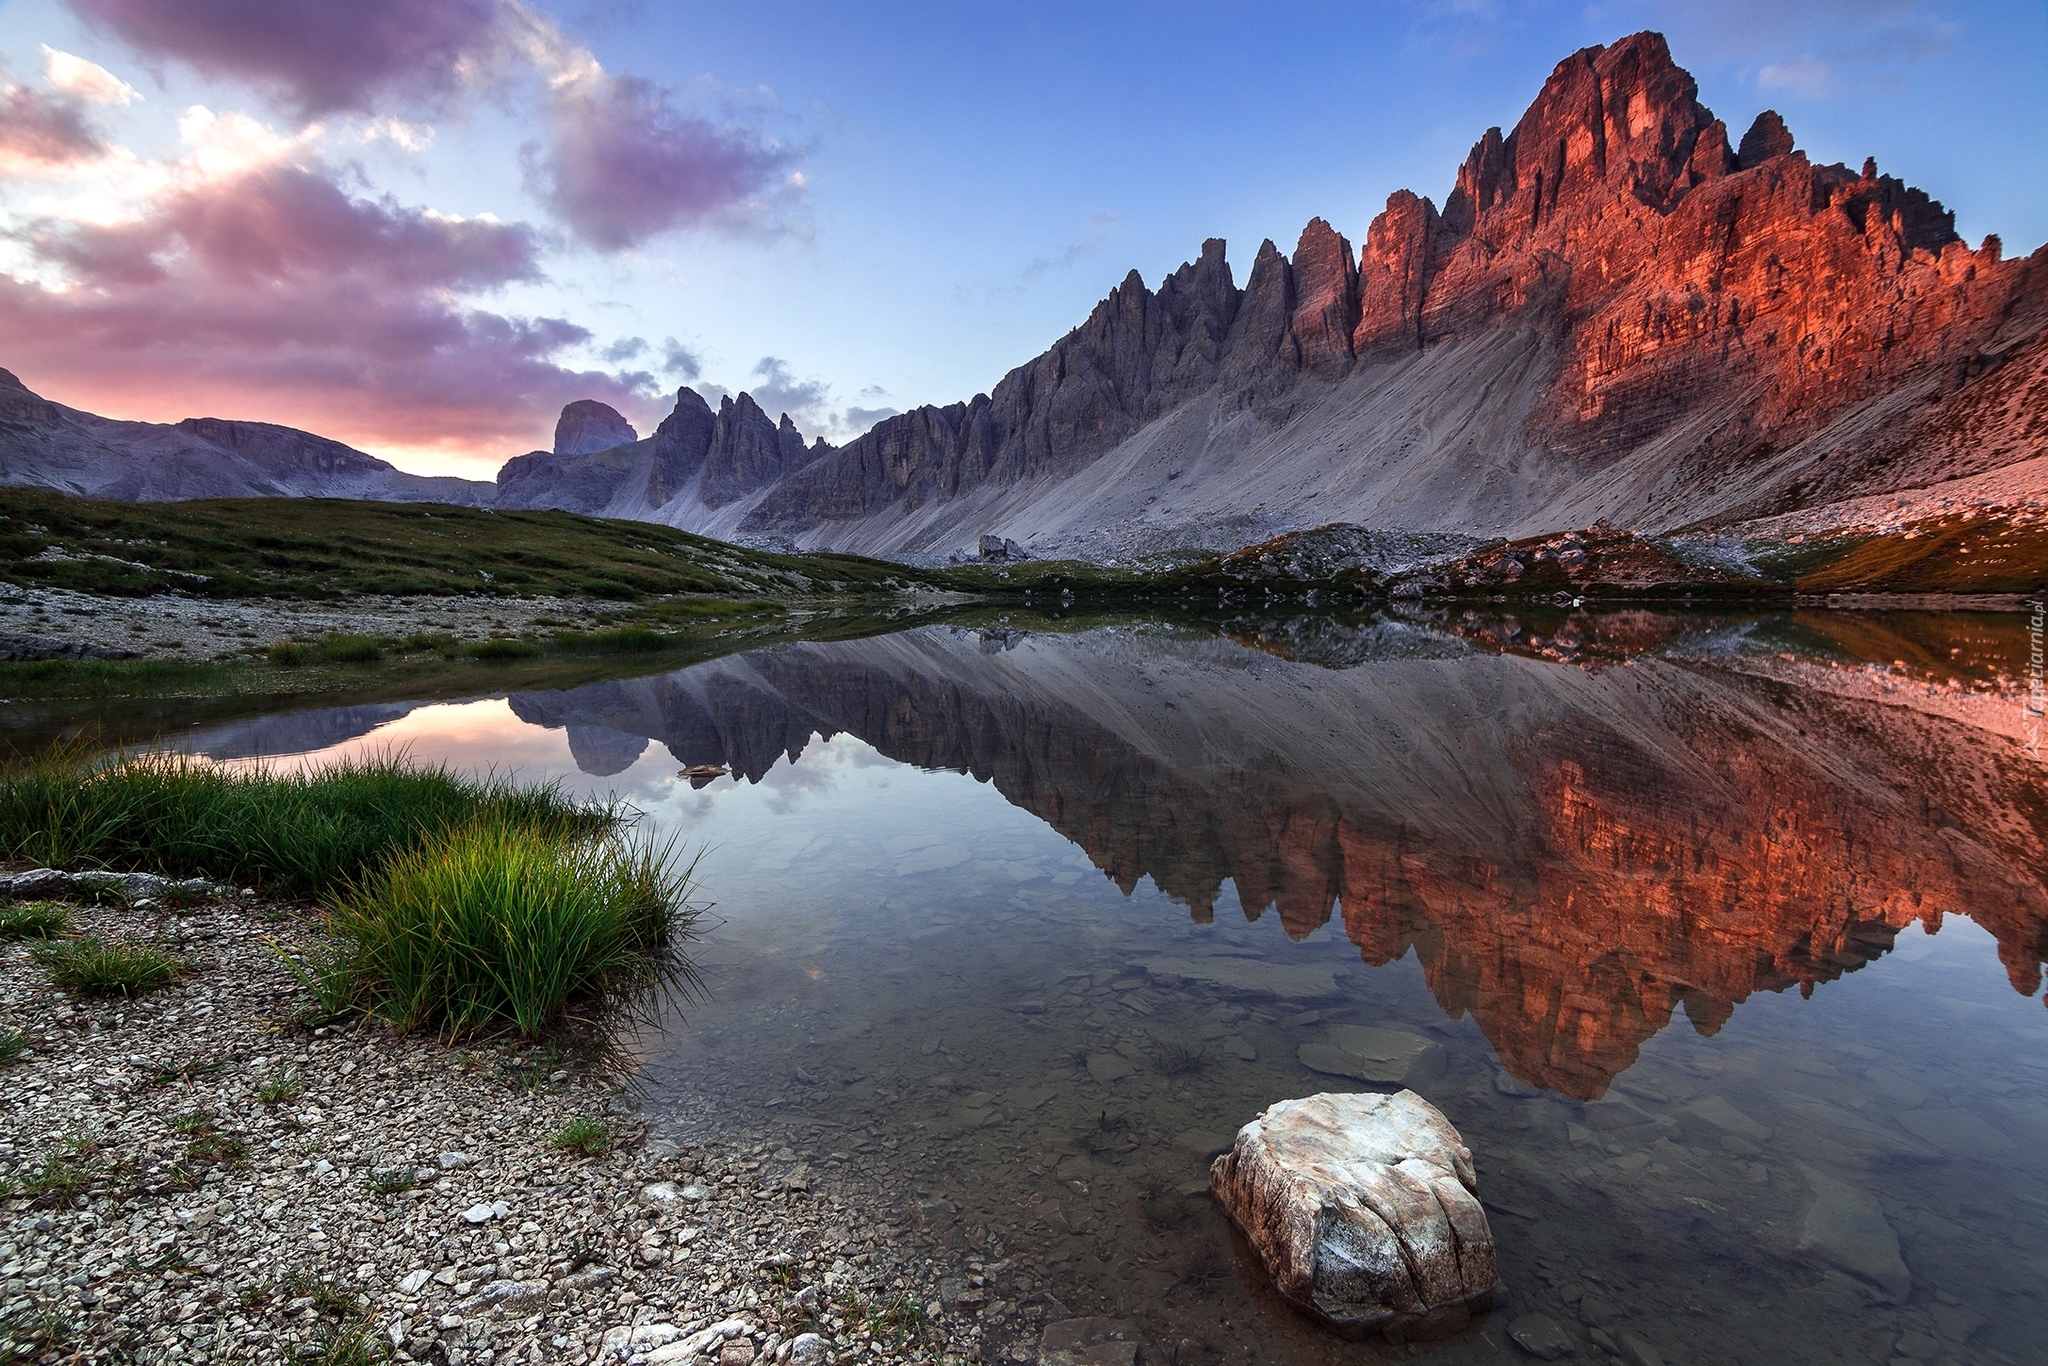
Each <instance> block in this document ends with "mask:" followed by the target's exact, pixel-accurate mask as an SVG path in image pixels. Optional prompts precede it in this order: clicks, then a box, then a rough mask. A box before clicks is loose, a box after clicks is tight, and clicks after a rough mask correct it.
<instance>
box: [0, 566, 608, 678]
mask: <svg viewBox="0 0 2048 1366" xmlns="http://www.w3.org/2000/svg"><path fill="white" fill-rule="evenodd" d="M615 610H617V609H616V606H615V605H613V604H608V603H596V602H584V601H581V600H578V599H572V598H437V597H409V598H393V597H373V596H367V595H366V596H361V597H352V598H344V599H340V600H338V601H333V602H324V601H323V602H310V601H303V602H302V601H297V600H292V599H283V598H233V599H226V600H215V599H209V598H187V597H180V596H179V595H177V594H175V593H159V594H157V595H155V596H153V597H147V598H121V597H113V596H108V595H102V594H98V593H77V592H73V591H71V590H70V589H65V588H15V587H8V586H5V585H0V640H16V641H56V642H71V643H74V644H77V645H84V646H90V647H93V648H96V649H101V650H120V651H128V652H133V653H134V654H136V655H138V656H140V657H143V658H148V659H184V660H191V661H194V662H199V661H203V660H208V659H221V658H233V657H238V656H240V655H242V654H244V653H246V652H247V651H249V650H251V649H256V650H263V649H268V648H269V647H270V646H271V645H273V644H274V643H276V642H277V641H280V640H316V639H318V638H319V637H321V636H323V635H326V634H327V633H328V632H330V631H341V632H354V633H362V634H369V635H390V636H399V637H404V636H409V635H412V634H413V633H415V632H420V633H424V634H428V635H435V634H443V635H451V636H454V637H455V638H456V639H457V640H484V639H486V638H488V637H490V636H492V635H500V634H503V635H520V634H523V633H525V632H528V631H531V630H534V629H537V628H555V627H560V626H565V625H567V626H578V627H580V626H583V625H586V624H587V619H588V618H591V617H595V616H599V615H601V614H603V613H605V612H608V611H615Z"/></svg>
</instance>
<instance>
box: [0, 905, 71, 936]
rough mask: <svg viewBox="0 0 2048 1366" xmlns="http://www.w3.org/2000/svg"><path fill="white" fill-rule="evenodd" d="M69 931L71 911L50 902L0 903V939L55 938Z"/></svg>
mask: <svg viewBox="0 0 2048 1366" xmlns="http://www.w3.org/2000/svg"><path fill="white" fill-rule="evenodd" d="M70 931H71V911H70V910H69V908H67V907H65V906H61V905H59V904H58V903H56V902H54V901H31V902H28V903H26V904H23V903H21V902H13V901H4V902H0V939H56V938H59V937H61V936H63V935H65V934H68V933H70Z"/></svg>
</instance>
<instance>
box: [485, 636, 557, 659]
mask: <svg viewBox="0 0 2048 1366" xmlns="http://www.w3.org/2000/svg"><path fill="white" fill-rule="evenodd" d="M469 653H470V654H471V656H472V657H474V658H477V659H481V660H485V661H487V662H493V661H502V660H507V659H532V658H534V657H536V656H537V655H539V654H540V646H538V645H535V644H534V643H533V642H532V641H530V640H513V639H511V638H510V637H508V636H494V637H492V638H491V639H490V640H486V641H483V642H481V643H480V644H477V645H472V646H471V647H470V650H469Z"/></svg>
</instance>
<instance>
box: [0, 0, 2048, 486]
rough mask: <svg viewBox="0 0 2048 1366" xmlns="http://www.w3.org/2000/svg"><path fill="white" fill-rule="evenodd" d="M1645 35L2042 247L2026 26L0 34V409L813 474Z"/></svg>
mask: <svg viewBox="0 0 2048 1366" xmlns="http://www.w3.org/2000/svg"><path fill="white" fill-rule="evenodd" d="M1646 28H1651V29H1657V30H1659V31H1661V32H1663V33H1664V34H1665V35H1666V36H1667V37H1668V39H1669V40H1670V43H1671V48H1672V52H1673V55H1674V57H1675V58H1676V59H1677V61H1678V62H1679V64H1680V65H1682V66H1684V67H1686V68H1687V69H1688V70H1690V71H1691V72H1692V73H1693V75H1694V76H1695V77H1696V78H1697V80H1698V82H1699V85H1700V95H1701V99H1702V100H1703V101H1704V102H1705V103H1706V104H1707V105H1708V106H1710V107H1711V108H1712V109H1713V110H1714V112H1715V113H1716V114H1717V115H1718V116H1720V117H1721V118H1722V119H1723V120H1725V121H1726V122H1727V123H1728V124H1729V126H1730V128H1731V130H1732V134H1731V137H1732V138H1739V137H1740V136H1741V133H1742V130H1744V129H1745V128H1747V127H1748V126H1749V122H1750V120H1751V119H1752V118H1753V117H1754V116H1755V115H1756V113H1757V112H1758V111H1759V110H1762V109H1765V108H1774V109H1777V110H1778V111H1779V112H1780V113H1782V114H1783V115H1784V117H1785V119H1786V121H1787V123H1788V124H1789V125H1790V127H1791V129H1792V132H1793V135H1794V137H1795V138H1796V139H1797V142H1798V145H1799V146H1800V147H1801V148H1802V149H1804V150H1806V151H1807V152H1808V154H1809V155H1810V156H1811V157H1812V158H1813V159H1815V160H1816V161H1822V162H1832V161H1841V162H1846V163H1848V164H1849V165H1851V166H1860V165H1861V164H1862V161H1863V158H1865V157H1866V156H1873V157H1875V158H1876V159H1877V163H1878V166H1879V168H1880V170H1882V171H1885V172H1887V173H1890V174H1893V175H1897V176H1900V177H1901V178H1903V179H1905V180H1907V181H1908V182H1909V183H1912V184H1915V185H1918V186H1920V187H1922V188H1923V189H1925V190H1927V191H1928V192H1929V193H1931V194H1933V195H1934V196H1935V197H1936V198H1938V199H1940V200H1942V201H1943V202H1944V203H1945V204H1946V205H1947V206H1948V207H1949V208H1951V209H1953V210H1955V213H1956V226H1957V229H1958V231H1959V232H1961V233H1962V234H1963V236H1964V237H1965V238H1967V239H1968V240H1969V241H1970V242H1971V243H1972V244H1973V245H1975V244H1976V243H1977V242H1978V241H1979V240H1980V239H1981V238H1982V237H1983V236H1984V235H1985V234H1988V233H1996V234H1998V235H1999V236H2000V237H2001V238H2002V240H2003V242H2004V246H2005V251H2006V254H2007V255H2009V256H2010V255H2017V254H2022V253H2025V252H2030V251H2032V250H2034V249H2035V248H2036V247H2038V246H2040V245H2042V244H2043V243H2044V242H2048V137H2044V136H2043V135H2044V133H2048V119H2044V118H2043V115H2042V110H2043V109H2044V108H2048V4H2044V3H2043V2H2042V0H2007V2H2006V3H1960V2H1955V3H1950V2H1947V0H1928V2H1926V3H1917V2H1914V0H1868V2H1867V3H1853V2H1852V0H1802V2H1801V3H1787V0H1664V2H1661V3H1653V2H1652V0H1592V3H1578V4H1545V3H1515V0H1412V2H1411V3H1392V4H1284V3H1280V4H1275V3H1265V4H1256V5H1254V4H1201V3H1177V4H1149V3H1127V4H1117V3H1113V2H1111V0H1093V2H1092V3H1085V4H1068V3H1064V0H1043V2H1042V3H1040V4H1038V5H1035V6H1028V7H1027V6H1007V5H1005V6H997V5H963V4H959V3H952V4H894V5H849V4H844V3H838V4H830V3H774V0H753V2H752V3H749V4H746V5H735V4H732V3H730V0H724V2H723V3H712V4H699V3H694V2H692V0H668V2H667V3H653V2H652V0H564V3H560V4H554V5H549V4H544V3H526V2H523V0H0V366H4V367H6V368H8V369H11V370H13V371H14V372H15V373H16V374H17V375H19V376H20V378H21V379H22V381H23V382H24V383H26V384H27V385H28V386H29V387H30V388H32V389H34V390H36V391H37V392H39V393H41V394H43V395H44V396H45V397H48V398H51V399H54V400H56V401H58V402H61V403H67V404H70V405H72V406H74V407H80V408H85V409H88V410H90V411H94V412H100V413H105V414H108V415H110V416H115V417H123V418H135V419H146V420H150V421H176V420H177V419H179V418H183V417H189V416H199V415H207V416H216V417H236V418H246V419H255V420H261V421H270V422H282V423H286V424H289V425H293V426H299V427H305V428H307V429H309V430H313V431H317V432H320V433H322V434H324V435H327V436H332V437H336V438H339V439H341V440H344V441H347V442H349V443H351V444H352V445H355V446H358V447H360V448H362V449H364V450H367V451H370V452H372V453H374V454H378V455H381V456H384V457H385V458H387V459H390V460H393V461H394V462H395V463H397V464H399V465H400V466H401V467H403V468H406V469H410V470H416V471H419V472H423V473H435V474H463V475H467V476H470V477H474V478H489V477H491V475H492V474H493V473H494V472H495V470H496V468H497V466H498V465H499V464H501V463H502V462H503V461H504V460H505V459H507V458H508V457H510V456H513V455H516V454H519V453H521V452H523V451H527V450H531V449H535V448H540V447H545V446H547V445H548V444H549V442H550V440H551V438H552V432H553V426H554V420H555V416H556V414H557V412H558V411H559V409H560V407H561V405H562V404H564V403H566V402H568V401H570V400H572V399H577V398H597V399H602V400H604V401H606V402H609V403H611V404H613V405H614V406H615V407H617V408H619V409H620V411H621V412H623V413H625V414H626V415H627V417H628V418H629V419H630V420H631V421H632V422H633V423H634V425H635V426H636V427H637V428H638V429H639V430H640V431H641V432H642V433H643V434H644V433H646V432H647V431H648V430H650V429H651V427H652V426H653V424H654V423H655V422H657V421H659V419H660V417H661V416H662V415H663V414H664V413H666V412H667V411H668V409H669V408H670V407H672V406H673V402H674V393H675V389H676V386H678V385H680V384H685V383H687V384H690V385H691V386H693V387H695V388H696V389H697V390H698V391H699V392H700V393H703V394H705V395H707V396H708V397H710V398H711V399H712V400H713V401H714V402H716V401H717V400H718V398H719V397H720V396H721V395H724V394H727V393H735V392H738V391H740V390H747V391H750V392H752V393H753V394H754V395H755V397H756V398H757V400H759V401H760V403H761V405H762V407H763V408H765V409H766V410H767V411H768V412H769V413H770V415H772V416H773V415H779V414H780V413H782V412H788V413H789V414H790V415H791V417H792V418H793V419H794V420H795V421H796V423H797V425H798V426H799V427H800V428H801V429H802V430H803V431H804V433H805V435H806V436H807V437H809V436H816V435H823V436H825V437H826V438H827V439H828V440H832V441H835V442H841V441H844V440H847V439H849V438H851V437H852V436H854V435H857V434H858V433H859V432H861V431H863V430H865V429H866V428H867V427H868V426H870V425H872V424H873V423H874V422H875V421H877V420H879V419H880V418H881V417H884V416H886V415H888V414H889V413H891V412H895V411H899V410H902V409H906V408H910V407H914V406H916V405H918V404H922V403H949V402H954V401H957V400H962V399H966V398H969V397H971V396H972V395H973V394H975V393H977V392H987V391H988V390H990V389H991V388H993V387H994V385H995V383H996V381H997V380H999V379H1000V378H1001V377H1002V375H1003V374H1004V373H1005V372H1006V371H1007V370H1009V369H1010V368H1012V367H1013V366H1016V365H1018V364H1021V363H1023V362H1024V361H1026V360H1029V359H1030V358H1031V357H1033V356H1035V355H1037V354H1038V353H1039V352H1041V351H1043V350H1044V349H1045V348H1046V347H1047V346H1048V345H1050V344H1051V343H1052V342H1053V341H1054V340H1056V339H1057V338H1058V337H1059V336H1061V335H1062V334H1063V333H1065V332H1066V331H1068V330H1069V329H1071V328H1072V327H1074V326H1076V325H1078V324H1079V323H1080V322H1081V321H1082V320H1083V319H1084V318H1085V317H1086V316H1087V313H1088V310H1089V309H1090V308H1091V307H1092V306H1093V305H1094V303H1095V302H1096V301H1097V300H1098V299H1100V298H1101V297H1102V296H1103V295H1105V294H1106V293H1107V292H1108V291H1109V290H1110V289H1111V288H1113V287H1114V286H1115V285H1116V284H1117V283H1118V281H1119V280H1121V279H1122V278H1123V276H1124V275H1125V273H1126V272H1128V271H1129V270H1131V269H1134V268H1135V269H1136V270H1137V271H1138V272H1139V273H1140V274H1141V275H1143V276H1144V278H1145V280H1146V281H1147V282H1148V283H1151V284H1155V285H1156V284H1157V282H1158V280H1159V279H1160V277H1161V276H1162V275H1164V274H1166V273H1167V272H1169V271H1171V270H1172V269H1174V268H1175V267H1176V266H1178V265H1179V264H1180V263H1181V262H1183V261H1186V260H1189V259H1192V258H1193V257H1194V256H1195V255H1196V254H1198V252H1199V251H1200V247H1201V243H1202V240H1203V239H1204V238H1206V237H1212V236H1220V237H1223V238H1225V239H1226V240H1227V241H1228V242H1229V256H1230V260H1231V262H1232V263H1233V266H1234V268H1235V269H1236V272H1237V275H1238V279H1239V282H1240V283H1242V282H1243V279H1244V275H1245V272H1246V269H1247V267H1248V265H1249V263H1250V261H1251V259H1252V257H1253V255H1254V254H1255V253H1256V251H1257V249H1258V245H1259V243H1260V241H1261V240H1262V239H1265V238H1271V239H1273V240H1274V241H1275V242H1276V243H1278V244H1279V245H1280V246H1281V247H1282V249H1283V250H1291V249H1292V248H1293V245H1294V241H1295V238H1296V237H1297V236H1298V235H1299V233H1300V231H1301V227H1302V225H1303V224H1304V223H1305V222H1306V221H1307V220H1308V219H1309V218H1311V217H1314V216H1317V215H1320V216H1322V217H1325V218H1327V219H1329V220H1330V221H1331V222H1332V223H1333V224H1335V225H1336V227H1337V228H1338V230H1339V231H1341V232H1343V233H1344V234H1345V235H1346V236H1347V237H1349V238H1350V239H1351V240H1352V241H1353V243H1354V244H1355V243H1356V242H1358V241H1359V240H1360V239H1361V238H1363V236H1364V234H1365V229H1366V226H1367V224H1368V223H1370V221H1371V220H1372V217H1373V215H1374V214H1375V213H1377V212H1378V211H1379V209H1380V208H1381V207H1383V206H1384V204H1385V201H1386V197H1387V195H1388V194H1390V193H1392V192H1393V191H1395V190H1398V189H1403V188H1406V189H1412V190H1414V191H1415V192H1417V193H1420V194H1427V195H1430V196H1431V197H1433V198H1434V199H1436V200H1437V202H1438V203H1439V204H1440V203H1441V202H1442V200H1443V196H1444V193H1445V192H1446V190H1448V188H1449V187H1450V185H1451V183H1452V180H1453V177H1454V173H1455V170H1456V167H1457V165H1458V163H1459V162H1460V161H1462V160H1463V158H1464V156H1465V153H1466V152H1467V150H1468V149H1469V148H1470V146H1471V144H1472V143H1473V142H1474V141H1475V140H1476V139H1477V138H1478V137H1479V136H1480V135H1481V134H1482V133H1483V132H1484V131H1485V130H1486V128H1487V127H1488V126H1490V125H1499V126H1501V127H1502V128H1511V127H1512V126H1513V124H1514V121H1515V120H1516V118H1517V117H1519V115H1520V114H1521V112H1522V110H1523V109H1524V108H1526V107H1527V105H1528V103H1529V101H1530V100H1531V99H1533V98H1534V96H1535V94H1536V92H1537V90H1538V88H1539V87H1540V86H1541V84H1542V82H1543V79H1544V77H1545V76H1546V75H1547V74H1548V73H1549V72H1550V70H1551V68H1552V67H1553V66H1555V65H1556V63H1557V62H1558V61H1559V60H1561V59H1562V58H1564V57H1566V56H1567V55H1569V54H1570V53H1572V52H1573V51H1575V50H1577V49H1579V48H1581V47H1585V46H1588V45H1591V44H1596V43H1610V42H1613V41H1614V40H1616V39H1617V38H1620V37H1622V36H1625V35H1627V34H1629V33H1632V32H1635V31H1638V30H1640V29H1646Z"/></svg>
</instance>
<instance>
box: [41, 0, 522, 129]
mask: <svg viewBox="0 0 2048 1366" xmlns="http://www.w3.org/2000/svg"><path fill="white" fill-rule="evenodd" d="M71 6H72V8H73V9H75V10H77V11H78V13H79V14H80V15H81V16H83V17H84V18H86V19H88V20H91V21H93V22H95V23H97V24H99V25H101V26H103V27H104V28H106V29H108V30H110V31H111V32H113V33H114V34H116V35H117V36H119V37H120V38H121V39H123V40H124V41H126V42H127V43H128V44H129V45H130V46H132V47H134V48H135V49H136V50H137V51H138V52H141V53H144V54H145V55H148V56H151V57H158V58H167V59H171V60H175V61H180V62H184V63H186V64H187V65H189V66H192V67H194V68H196V69H198V70H200V71H205V72H208V73H211V74H213V75H218V76H227V77H231V78H234V79H238V80H244V81H248V82H250V83H252V84H255V85H258V86H262V87H265V88H267V89H269V90H271V91H272V92H273V93H274V94H276V95H277V97H278V98H279V99H280V100H281V101H282V102H283V103H285V104H287V105H289V106H291V107H292V108H294V109H296V110H297V111H298V112H299V113H300V114H301V115H302V116H303V117H306V118H314V117H317V116H319V115H322V114H330V113H336V112H340V111H344V110H346V111H352V112H357V113H368V112H371V110H372V109H373V108H374V106H376V104H377V103H378V102H379V101H380V100H384V99H389V98H399V99H416V98H421V97H431V96H434V95H439V94H444V93H446V92H447V91H449V90H451V89H453V88H454V87H455V86H456V85H457V84H458V83H459V82H460V81H461V79H462V76H463V73H464V71H465V69H466V68H467V67H468V66H469V65H470V64H473V63H474V62H475V61H476V60H477V58H478V57H479V55H480V54H484V53H488V52H490V51H492V50H493V49H494V48H495V46H496V45H497V43H498V41H499V37H500V34H501V32H502V28H501V26H502V25H503V23H504V21H505V7H504V6H503V5H501V4H500V3H499V2H498V0H71Z"/></svg>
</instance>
